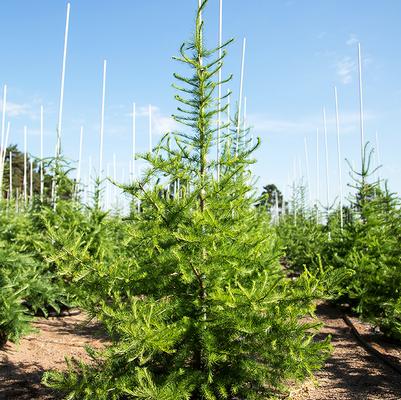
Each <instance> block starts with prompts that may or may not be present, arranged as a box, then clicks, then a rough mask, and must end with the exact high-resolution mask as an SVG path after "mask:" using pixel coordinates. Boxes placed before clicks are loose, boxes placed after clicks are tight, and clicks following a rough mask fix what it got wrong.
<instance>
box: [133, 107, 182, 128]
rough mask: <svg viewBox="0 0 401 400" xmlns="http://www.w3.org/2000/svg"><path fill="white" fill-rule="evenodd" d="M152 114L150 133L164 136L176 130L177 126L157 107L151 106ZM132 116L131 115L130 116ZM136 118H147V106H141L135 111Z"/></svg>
mask: <svg viewBox="0 0 401 400" xmlns="http://www.w3.org/2000/svg"><path fill="white" fill-rule="evenodd" d="M151 112H152V132H153V133H154V134H156V135H164V134H165V133H168V132H173V131H175V130H177V128H178V124H177V122H176V121H174V119H173V118H171V117H170V116H167V115H164V114H163V113H162V112H161V111H160V108H159V107H157V106H153V105H152V106H151ZM130 115H132V114H130ZM136 115H137V117H146V118H149V106H145V107H144V106H141V107H137V109H136Z"/></svg>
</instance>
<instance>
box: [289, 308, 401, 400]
mask: <svg viewBox="0 0 401 400" xmlns="http://www.w3.org/2000/svg"><path fill="white" fill-rule="evenodd" d="M316 314H317V316H318V317H319V318H320V319H321V320H322V322H323V323H324V327H323V329H322V331H321V335H324V336H325V335H327V334H330V335H331V336H332V341H331V342H332V345H333V354H332V356H331V357H330V358H329V359H328V360H327V362H326V365H325V367H324V368H323V369H322V370H321V371H318V372H317V373H316V374H315V378H316V382H315V383H313V382H312V381H310V382H307V383H306V384H304V385H302V387H301V388H300V389H298V390H296V391H294V393H293V396H292V397H291V398H292V399H293V400H400V399H401V375H399V374H397V373H396V372H395V371H394V370H393V369H391V368H390V367H388V366H387V365H385V364H383V363H382V362H381V361H380V360H379V359H378V358H377V357H375V356H372V355H370V354H369V353H368V352H367V351H366V350H365V349H364V348H363V347H361V346H360V345H359V344H358V342H357V341H356V339H355V337H354V336H353V335H352V333H351V330H350V328H349V327H348V326H347V324H346V323H345V322H344V320H343V319H342V314H341V312H339V311H338V310H336V309H335V308H333V307H331V306H329V305H327V304H321V305H319V307H318V309H317V313H316ZM351 320H352V322H353V323H354V325H355V327H356V328H357V329H358V331H359V333H360V334H361V336H362V337H363V338H364V339H365V340H366V341H367V342H369V343H370V344H371V345H372V346H374V347H375V348H376V349H377V350H379V351H380V352H381V353H382V354H385V355H386V356H387V357H389V358H391V359H392V361H393V362H396V363H398V364H399V365H401V347H400V345H399V344H397V343H393V344H392V343H389V342H386V341H384V340H383V338H381V337H380V335H377V334H374V332H373V328H372V327H371V326H370V325H369V324H363V323H361V322H359V321H358V320H357V319H356V318H351Z"/></svg>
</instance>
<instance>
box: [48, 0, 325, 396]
mask: <svg viewBox="0 0 401 400" xmlns="http://www.w3.org/2000/svg"><path fill="white" fill-rule="evenodd" d="M206 3H207V1H203V2H202V6H201V9H200V10H199V11H198V13H197V18H196V28H195V33H194V38H193V40H192V41H190V42H189V43H185V44H184V45H183V46H182V47H181V49H180V56H179V57H177V58H176V59H177V60H178V61H180V62H181V63H183V64H185V65H186V66H187V67H189V69H190V70H191V72H192V75H191V76H190V77H184V76H182V75H178V74H175V78H176V79H177V80H178V81H179V82H180V85H181V86H175V87H176V88H177V90H178V91H179V94H177V96H176V99H177V101H178V102H179V103H180V106H179V107H178V111H179V114H178V115H177V116H175V119H176V120H177V121H178V122H180V123H182V124H183V126H184V128H183V129H184V130H183V131H182V132H177V133H174V134H173V133H169V134H166V135H165V136H164V138H163V139H162V140H161V141H160V143H159V144H158V145H157V146H156V147H155V149H154V150H153V152H152V153H147V154H145V155H143V158H144V159H145V160H146V161H147V162H148V163H149V168H148V170H147V171H146V172H145V173H144V175H143V177H142V178H141V179H140V180H138V181H137V182H135V184H133V185H132V186H131V187H126V188H125V190H126V191H127V192H129V193H131V195H132V196H133V198H134V199H139V200H140V201H141V212H140V213H132V215H131V219H129V220H126V221H124V222H122V223H121V222H116V223H114V222H113V220H112V219H110V217H108V216H105V215H103V214H102V213H101V211H99V210H93V213H94V214H92V215H91V214H90V215H91V217H90V218H93V219H92V221H93V220H94V221H96V223H95V224H94V225H92V224H90V226H91V227H93V226H96V229H95V230H94V231H93V230H92V231H91V232H87V231H86V228H85V224H83V225H82V223H81V224H79V225H77V226H71V224H70V228H68V229H65V230H62V231H61V234H60V230H56V229H53V228H52V227H51V226H48V229H49V232H50V233H51V237H52V240H53V244H54V252H53V256H51V261H52V262H53V263H55V264H56V265H57V269H58V270H59V271H60V273H61V274H62V275H63V277H64V279H66V280H69V281H72V282H74V284H75V286H76V287H77V288H79V289H78V291H81V293H82V295H81V301H82V304H85V306H86V307H87V308H88V310H89V312H90V313H91V314H93V315H94V316H96V317H97V318H98V319H99V320H100V321H102V322H103V323H104V325H105V326H106V328H107V330H108V332H109V333H110V337H111V340H112V341H113V344H112V346H110V347H108V348H107V349H106V350H105V351H103V352H100V353H96V352H94V351H91V352H90V354H91V355H92V357H93V363H92V364H88V365H86V364H84V363H82V362H78V361H70V362H69V369H68V371H67V372H66V373H55V372H53V373H48V374H46V375H45V378H44V382H45V383H46V384H47V385H49V386H51V387H53V388H57V389H59V390H61V391H63V392H64V393H65V394H66V396H67V397H66V398H68V399H80V400H82V399H93V398H96V399H148V400H151V399H153V400H163V399H165V400H167V399H174V400H179V399H191V400H200V399H205V400H212V399H235V398H246V399H251V400H252V399H255V400H256V399H266V398H273V397H274V396H276V395H277V394H278V393H280V392H282V391H284V390H285V388H286V385H287V384H288V382H289V381H290V380H301V379H303V378H305V377H306V376H308V375H309V374H311V373H312V371H313V370H315V369H316V368H319V367H320V366H321V365H322V363H323V361H324V359H325V358H326V357H327V355H328V352H329V345H328V341H327V340H326V341H323V342H322V341H317V340H314V336H315V334H316V332H317V330H318V327H319V324H318V323H317V322H316V321H315V320H313V321H312V322H306V321H304V320H303V317H304V316H305V315H306V314H308V313H310V314H312V313H313V309H314V303H313V301H314V299H316V298H318V297H321V295H322V292H323V290H324V289H323V288H322V286H321V284H320V280H319V279H317V278H316V277H315V276H313V275H311V274H309V273H307V272H306V273H304V274H303V275H302V276H301V277H300V278H299V279H298V280H297V281H296V282H293V281H292V280H289V279H287V278H286V277H285V275H284V274H283V271H282V268H281V265H280V263H279V258H280V255H281V250H280V246H279V244H278V241H277V237H276V234H275V231H274V228H273V227H272V225H271V223H270V218H269V216H268V214H267V213H266V212H265V211H264V210H262V209H261V208H260V207H259V208H258V207H256V204H257V200H258V199H257V198H256V196H255V194H254V190H253V186H252V176H251V173H250V170H249V165H250V164H251V163H252V159H251V155H252V151H253V150H254V148H255V147H256V146H257V145H256V146H254V147H251V145H250V143H249V141H246V140H245V137H246V133H245V132H243V131H242V130H238V129H237V130H236V131H235V132H236V133H235V136H234V139H233V136H232V135H227V134H225V135H222V137H221V148H222V153H221V157H220V176H219V179H216V173H215V171H216V162H215V161H213V160H212V157H211V154H212V151H213V150H214V145H215V144H216V140H217V135H216V133H217V131H216V127H215V126H214V123H213V121H214V117H215V116H216V114H217V113H218V112H219V110H218V106H217V104H219V101H218V99H216V98H215V97H214V92H215V89H216V88H217V86H218V84H219V82H216V77H217V74H218V71H219V69H220V68H221V65H222V60H223V58H224V56H225V51H224V52H223V57H222V58H219V57H217V56H216V52H217V51H218V50H219V49H214V50H208V49H206V48H205V47H204V44H203V38H202V37H203V21H202V19H201V12H202V10H203V9H204V7H205V5H206ZM225 46H226V45H224V46H223V47H225ZM220 111H221V112H224V111H225V108H224V107H223V108H222V109H221V110H220ZM234 120H235V118H234ZM225 128H227V126H226V127H225ZM213 154H214V151H213ZM174 182H177V183H178V182H180V185H179V187H178V190H177V193H176V196H171V195H170V194H169V190H168V189H167V190H166V187H167V188H171V185H172V184H173V183H174ZM114 227H117V229H116V230H114ZM117 230H118V232H119V233H116V231H117ZM113 232H114V233H113ZM95 233H96V234H95ZM97 233H98V234H99V237H98V236H97ZM97 237H98V239H96V238H97ZM95 243H96V246H95V247H94V246H93V245H94V244H95ZM117 244H118V245H117ZM85 299H86V300H85Z"/></svg>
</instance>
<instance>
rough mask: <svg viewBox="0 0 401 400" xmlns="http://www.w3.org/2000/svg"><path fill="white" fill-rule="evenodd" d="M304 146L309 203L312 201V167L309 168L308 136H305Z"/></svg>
mask: <svg viewBox="0 0 401 400" xmlns="http://www.w3.org/2000/svg"><path fill="white" fill-rule="evenodd" d="M304 147H305V163H306V179H307V181H308V182H307V187H308V195H309V203H311V202H312V194H311V188H310V186H311V185H310V169H309V151H308V141H307V140H306V137H304Z"/></svg>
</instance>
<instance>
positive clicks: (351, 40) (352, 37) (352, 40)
mask: <svg viewBox="0 0 401 400" xmlns="http://www.w3.org/2000/svg"><path fill="white" fill-rule="evenodd" d="M358 42H359V39H358V36H357V35H356V34H355V33H351V34H350V35H349V37H348V39H347V41H346V42H345V43H346V44H347V46H354V45H355V44H357V43H358Z"/></svg>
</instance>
